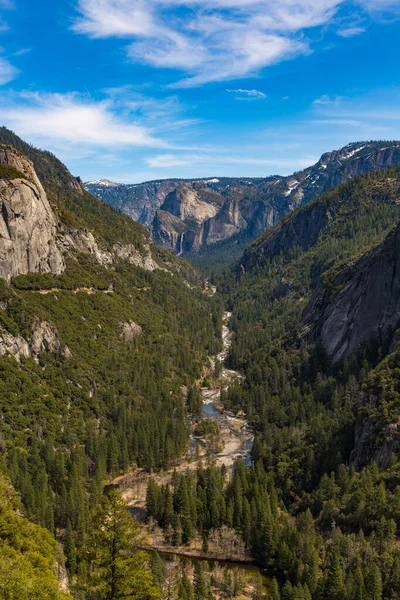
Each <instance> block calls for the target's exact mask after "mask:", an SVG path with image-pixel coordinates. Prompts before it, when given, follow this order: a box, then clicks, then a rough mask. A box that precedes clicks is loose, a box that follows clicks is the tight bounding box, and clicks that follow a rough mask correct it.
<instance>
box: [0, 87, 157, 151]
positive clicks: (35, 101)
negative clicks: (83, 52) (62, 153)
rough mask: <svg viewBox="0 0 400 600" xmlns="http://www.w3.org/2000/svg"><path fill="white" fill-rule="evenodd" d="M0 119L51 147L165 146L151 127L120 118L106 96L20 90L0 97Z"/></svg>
mask: <svg viewBox="0 0 400 600" xmlns="http://www.w3.org/2000/svg"><path fill="white" fill-rule="evenodd" d="M0 108H1V116H2V123H4V124H5V125H7V126H8V127H10V128H11V129H14V130H15V131H16V132H17V133H18V134H19V135H21V136H22V137H25V138H27V139H28V140H29V141H31V142H34V143H36V144H37V143H39V144H42V145H45V146H50V147H52V148H63V149H65V145H66V144H67V145H76V146H80V147H81V148H84V147H86V148H91V147H93V148H98V147H114V148H117V147H131V146H142V147H151V148H165V147H168V144H166V143H165V142H164V141H162V140H161V139H158V138H157V137H155V136H154V135H153V132H152V130H151V129H149V128H147V127H144V126H143V125H141V124H139V123H137V122H135V121H134V120H133V119H130V120H123V119H122V118H121V117H119V116H117V115H116V114H115V112H114V110H113V105H112V102H111V101H110V100H104V101H100V102H95V101H94V100H92V99H88V98H86V97H81V96H79V95H77V94H66V95H62V94H39V93H30V92H27V93H21V94H19V95H18V96H6V97H3V98H2V100H1V101H0Z"/></svg>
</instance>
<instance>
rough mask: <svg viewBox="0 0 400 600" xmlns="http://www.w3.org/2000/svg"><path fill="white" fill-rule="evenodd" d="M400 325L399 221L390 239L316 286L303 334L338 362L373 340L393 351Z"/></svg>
mask: <svg viewBox="0 0 400 600" xmlns="http://www.w3.org/2000/svg"><path fill="white" fill-rule="evenodd" d="M399 324H400V225H398V226H397V227H396V229H395V230H394V231H393V232H392V233H391V234H390V235H389V236H388V237H387V239H386V240H385V241H384V242H383V243H382V244H380V245H379V246H377V247H376V248H375V249H373V250H372V251H371V252H369V253H367V254H366V255H364V256H362V257H361V258H360V259H359V260H358V261H357V262H355V264H353V265H350V266H348V267H346V268H344V269H343V270H342V271H340V272H339V274H337V275H336V276H333V277H332V278H331V280H330V278H329V272H328V273H327V277H326V278H324V282H323V283H320V284H319V285H318V287H317V288H316V290H315V292H314V294H313V296H312V298H311V301H310V303H309V305H308V306H307V308H306V310H305V313H304V319H303V326H302V329H301V332H300V335H301V337H302V338H303V339H307V340H309V341H318V342H320V343H321V344H322V346H323V347H324V348H325V350H326V351H327V353H328V355H329V356H330V357H331V358H332V360H333V362H337V361H338V360H340V359H342V358H345V357H347V356H350V355H351V354H352V353H353V352H355V351H356V350H357V349H358V348H359V347H360V346H362V345H364V344H369V343H371V342H373V343H376V344H378V345H379V346H381V347H383V349H384V350H386V352H387V351H388V349H389V347H390V344H391V342H392V339H393V335H394V333H395V331H396V329H397V328H398V327H399Z"/></svg>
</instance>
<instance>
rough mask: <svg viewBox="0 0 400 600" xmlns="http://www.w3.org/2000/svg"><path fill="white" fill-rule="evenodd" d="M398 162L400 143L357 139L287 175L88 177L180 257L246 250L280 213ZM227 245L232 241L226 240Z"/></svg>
mask: <svg viewBox="0 0 400 600" xmlns="http://www.w3.org/2000/svg"><path fill="white" fill-rule="evenodd" d="M399 163H400V142H395V141H394V142H357V143H351V144H348V145H347V146H345V147H344V148H341V149H340V150H335V151H332V152H327V153H325V154H323V155H322V156H321V158H320V160H319V161H318V162H317V163H316V164H315V165H313V166H310V167H308V168H306V169H304V170H302V171H299V172H297V173H294V174H293V175H290V176H287V177H281V176H271V177H266V178H256V179H251V178H225V177H220V178H218V177H215V178H210V179H201V180H179V179H166V180H159V181H151V182H146V183H142V184H136V185H126V184H116V183H113V182H110V181H108V180H98V181H94V182H87V183H86V184H85V187H86V189H87V190H88V191H90V192H91V193H92V194H94V195H95V196H97V197H98V198H100V199H102V200H103V201H105V202H107V203H109V204H111V205H112V206H113V207H114V208H117V209H118V210H120V211H121V212H123V213H124V214H127V215H129V216H131V217H132V218H133V219H134V220H137V221H138V222H140V223H142V224H144V225H146V226H147V227H148V228H149V229H150V231H151V233H152V237H153V240H154V241H155V242H156V243H157V244H158V245H160V246H162V247H164V248H168V249H170V250H173V251H174V252H176V253H177V254H191V253H196V252H199V251H200V250H203V251H204V250H205V249H206V248H208V249H210V248H212V247H213V246H214V245H215V244H218V243H221V242H226V241H227V240H232V241H233V240H234V243H235V245H239V247H241V248H243V247H244V245H245V244H246V243H248V242H249V241H251V240H252V239H255V238H256V237H257V236H258V235H260V234H261V233H262V232H263V231H264V230H265V229H267V228H269V227H271V226H272V225H274V223H276V222H277V221H278V220H279V219H280V218H281V217H283V216H285V215H286V214H288V213H290V212H291V211H293V210H295V209H296V208H298V207H300V206H303V205H305V204H307V203H308V202H310V201H312V200H313V199H314V198H316V197H317V196H318V195H320V194H321V193H322V192H324V191H326V190H328V189H331V188H333V187H335V186H337V185H339V184H341V183H343V182H345V181H348V180H349V179H350V178H352V177H355V176H358V175H361V174H363V173H368V172H370V171H375V170H378V169H382V168H385V167H391V166H395V165H397V164H399ZM228 245H229V242H228Z"/></svg>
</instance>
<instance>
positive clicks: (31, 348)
mask: <svg viewBox="0 0 400 600" xmlns="http://www.w3.org/2000/svg"><path fill="white" fill-rule="evenodd" d="M43 352H50V353H52V354H61V355H62V356H63V357H64V358H65V359H69V358H71V357H72V353H71V351H70V349H69V348H68V346H65V347H64V348H63V347H62V344H61V342H60V337H59V334H58V330H57V328H56V327H54V326H53V325H51V324H50V323H48V322H47V321H38V322H37V323H36V324H35V326H34V328H33V331H32V335H31V336H30V337H29V338H24V337H22V336H21V335H12V334H11V333H8V332H7V331H5V330H2V329H0V356H4V355H5V354H10V355H11V356H13V357H14V358H15V359H16V360H18V361H19V360H21V358H30V357H34V358H36V357H37V356H38V355H39V354H42V353H43Z"/></svg>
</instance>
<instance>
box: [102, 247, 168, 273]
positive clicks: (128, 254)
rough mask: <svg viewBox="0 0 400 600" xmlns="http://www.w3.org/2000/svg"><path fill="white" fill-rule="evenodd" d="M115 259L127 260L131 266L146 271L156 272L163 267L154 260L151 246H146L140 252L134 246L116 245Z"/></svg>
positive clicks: (114, 248) (114, 250) (114, 249)
mask: <svg viewBox="0 0 400 600" xmlns="http://www.w3.org/2000/svg"><path fill="white" fill-rule="evenodd" d="M113 255H114V259H115V258H117V259H118V260H126V261H127V262H128V263H129V264H131V265H134V266H136V267H140V268H142V269H144V270H145V271H154V269H160V268H161V267H160V266H159V265H158V264H157V263H156V261H155V260H153V257H152V255H151V248H150V245H145V246H144V247H143V248H142V249H141V251H139V250H138V249H137V248H136V246H134V245H133V244H119V243H118V244H114V246H113Z"/></svg>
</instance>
